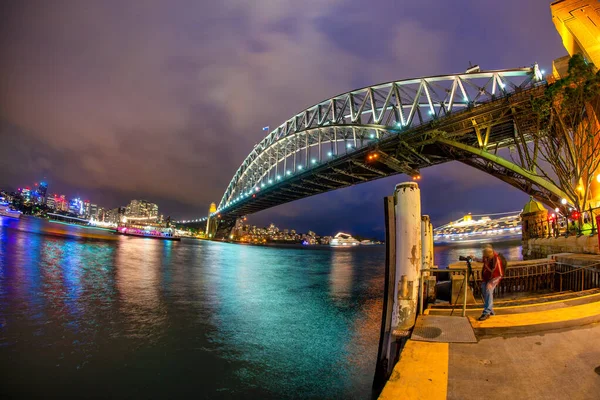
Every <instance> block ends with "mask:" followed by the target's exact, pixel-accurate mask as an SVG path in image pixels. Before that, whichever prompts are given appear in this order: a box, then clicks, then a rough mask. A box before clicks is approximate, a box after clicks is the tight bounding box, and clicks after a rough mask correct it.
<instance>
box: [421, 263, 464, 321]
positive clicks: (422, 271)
mask: <svg viewBox="0 0 600 400" xmlns="http://www.w3.org/2000/svg"><path fill="white" fill-rule="evenodd" d="M446 271H450V272H452V271H455V272H463V308H462V316H463V317H464V316H466V315H467V287H468V286H469V284H468V282H467V278H468V273H467V271H468V269H467V268H441V269H440V268H422V269H421V271H420V272H419V315H423V312H424V310H423V289H424V279H423V277H424V276H423V274H424V273H425V272H446ZM450 301H452V288H450Z"/></svg>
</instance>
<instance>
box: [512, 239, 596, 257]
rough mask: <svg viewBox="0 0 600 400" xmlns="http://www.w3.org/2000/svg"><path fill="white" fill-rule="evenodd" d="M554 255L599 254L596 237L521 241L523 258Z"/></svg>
mask: <svg viewBox="0 0 600 400" xmlns="http://www.w3.org/2000/svg"><path fill="white" fill-rule="evenodd" d="M556 253H584V254H600V251H599V249H598V235H594V236H587V235H584V236H579V237H577V236H569V237H564V236H561V237H558V238H543V239H529V240H523V258H524V259H532V258H543V257H547V256H549V255H550V254H556Z"/></svg>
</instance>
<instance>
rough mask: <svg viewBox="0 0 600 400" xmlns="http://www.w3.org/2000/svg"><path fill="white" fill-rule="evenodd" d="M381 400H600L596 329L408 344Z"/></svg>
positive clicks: (599, 332)
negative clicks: (455, 341) (475, 340)
mask: <svg viewBox="0 0 600 400" xmlns="http://www.w3.org/2000/svg"><path fill="white" fill-rule="evenodd" d="M380 399H385V400H387V399H396V400H398V399H402V400H408V399H423V400H436V399H440V400H441V399H450V400H470V399H473V400H480V399H486V400H507V399H508V400H518V399H528V400H529V399H531V400H536V399H572V400H588V399H589V400H598V399H600V325H599V324H595V325H588V326H585V327H579V328H572V329H569V330H563V331H552V332H545V333H543V334H535V335H529V336H521V337H494V338H488V339H482V340H480V341H479V342H478V343H472V344H470V343H431V342H417V341H413V340H409V341H408V343H407V345H406V346H405V348H404V350H403V352H402V355H401V359H400V361H399V362H398V364H396V367H395V368H394V372H393V374H392V376H391V377H390V380H389V381H388V384H387V385H386V387H385V388H384V390H383V392H382V393H381V395H380Z"/></svg>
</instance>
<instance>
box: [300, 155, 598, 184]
mask: <svg viewBox="0 0 600 400" xmlns="http://www.w3.org/2000/svg"><path fill="white" fill-rule="evenodd" d="M310 162H311V163H313V164H316V163H317V160H315V159H314V158H313V159H312V160H310ZM598 177H600V175H598ZM599 181H600V180H599Z"/></svg>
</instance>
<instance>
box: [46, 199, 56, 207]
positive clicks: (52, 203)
mask: <svg viewBox="0 0 600 400" xmlns="http://www.w3.org/2000/svg"><path fill="white" fill-rule="evenodd" d="M46 207H48V208H49V209H51V210H56V201H54V197H53V196H48V198H47V199H46Z"/></svg>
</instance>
